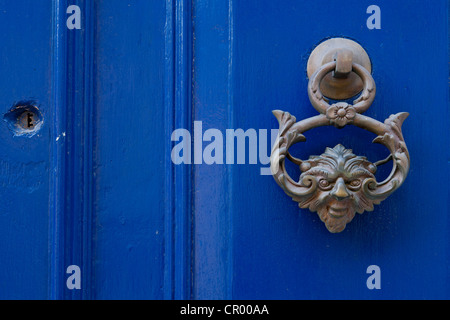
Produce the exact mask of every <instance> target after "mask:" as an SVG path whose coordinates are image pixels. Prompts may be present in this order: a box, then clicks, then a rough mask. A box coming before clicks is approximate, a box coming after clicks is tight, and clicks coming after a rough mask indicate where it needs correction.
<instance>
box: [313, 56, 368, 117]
mask: <svg viewBox="0 0 450 320" xmlns="http://www.w3.org/2000/svg"><path fill="white" fill-rule="evenodd" d="M335 69H336V61H332V62H329V63H326V64H324V65H323V66H322V67H320V68H319V69H318V70H317V71H316V72H315V73H314V74H313V75H312V76H311V78H310V79H309V84H308V96H309V100H310V101H311V104H312V105H313V107H314V108H315V109H316V110H317V111H319V112H320V113H322V114H325V113H326V112H327V109H328V108H329V107H330V104H329V103H328V101H327V99H326V98H325V97H324V95H323V94H322V92H321V91H320V83H321V81H322V80H323V78H324V77H325V76H326V75H327V74H328V73H330V72H332V71H334V70H335ZM352 71H353V72H355V73H356V74H357V75H358V76H359V77H360V78H361V79H362V81H363V90H362V93H361V95H360V96H359V98H358V99H356V100H355V101H354V102H353V103H354V104H353V108H354V109H355V111H356V112H357V113H363V112H364V111H366V110H367V109H368V108H369V107H370V105H371V104H372V102H373V100H374V99H375V92H376V86H375V81H374V80H373V78H372V76H371V74H370V73H369V71H367V70H366V69H365V68H364V67H363V66H361V65H359V64H357V63H352Z"/></svg>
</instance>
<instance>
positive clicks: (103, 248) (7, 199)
mask: <svg viewBox="0 0 450 320" xmlns="http://www.w3.org/2000/svg"><path fill="white" fill-rule="evenodd" d="M70 4H75V5H78V6H79V7H80V9H81V12H82V29H81V30H68V29H67V28H66V27H65V22H66V19H67V17H68V14H67V13H66V8H67V7H68V5H70ZM371 4H373V3H372V2H369V1H356V0H352V1H345V2H344V1H329V0H320V1H319V0H318V1H309V2H305V1H296V0H286V1H283V2H282V3H281V2H279V1H269V0H246V1H234V0H194V1H189V0H165V1H148V0H97V1H89V0H76V1H73V2H69V1H67V0H45V1H40V2H39V4H37V3H36V1H31V0H17V1H0V26H1V27H2V30H3V32H2V35H0V43H1V45H2V49H1V50H0V55H1V59H0V70H2V77H1V78H0V79H1V86H0V103H1V108H2V118H3V115H5V114H7V113H8V111H9V110H10V109H11V108H12V107H13V106H15V105H16V103H17V102H19V101H33V102H34V103H35V104H36V105H37V107H39V110H40V112H41V113H42V115H43V118H44V125H43V127H42V128H41V130H40V131H39V132H38V133H37V134H36V135H35V136H33V137H27V136H15V135H14V133H13V132H12V131H11V130H10V126H8V123H7V121H1V125H0V139H1V141H2V143H1V144H0V173H1V175H0V181H1V183H0V187H1V189H0V203H1V205H0V238H1V241H0V299H6V298H8V299H189V298H192V299H334V298H336V299H399V298H401V299H405V298H418V299H423V298H425V299H431V298H446V299H448V298H450V285H449V282H448V279H449V273H448V264H449V258H450V248H449V245H448V244H449V241H450V237H449V228H450V225H449V219H448V214H449V201H448V197H449V193H448V187H447V186H446V181H447V180H448V178H449V159H450V154H449V152H450V150H449V148H448V145H449V143H450V141H449V139H450V137H449V128H450V123H449V122H450V118H449V89H448V75H449V68H448V62H449V29H448V12H449V5H448V1H444V0H442V1H436V2H434V3H433V5H431V4H428V3H425V2H423V1H418V0H410V1H397V2H392V1H387V0H380V1H377V3H376V4H377V5H378V6H380V8H381V17H382V22H381V25H382V28H381V29H380V30H368V29H367V27H366V19H367V18H368V16H369V15H368V14H367V13H366V9H367V7H368V6H369V5H371ZM330 37H347V38H351V39H353V40H355V41H357V42H359V43H360V44H361V45H362V46H363V47H364V48H365V49H366V51H367V52H368V54H369V56H370V58H371V61H372V64H373V77H374V79H375V81H376V83H377V96H376V99H375V102H374V104H373V105H372V107H371V108H370V109H369V110H368V111H367V112H366V114H367V115H369V116H371V117H373V118H376V119H378V120H380V121H382V120H384V119H385V118H387V117H388V116H389V115H390V114H392V113H397V112H401V111H406V112H409V113H410V114H411V115H410V117H409V118H408V119H407V120H406V121H405V124H404V127H403V128H404V135H405V139H406V142H407V145H408V148H409V151H410V155H411V171H410V173H409V176H408V178H407V180H406V182H405V184H404V185H403V186H402V187H401V188H400V189H399V190H398V191H397V192H396V193H395V194H393V195H392V196H391V197H390V198H389V199H387V200H386V201H384V202H383V203H382V204H381V205H380V206H377V207H376V209H375V211H373V212H370V213H367V212H366V213H364V214H363V215H358V216H357V217H355V219H354V220H353V221H352V222H351V223H350V224H349V225H348V226H347V228H346V230H345V231H344V232H342V233H340V234H330V233H329V232H328V231H327V230H326V229H325V227H324V226H323V224H322V222H320V220H319V218H318V217H317V215H316V214H315V213H310V212H309V211H307V210H301V209H299V208H298V207H297V205H296V203H295V202H293V201H292V200H291V199H290V198H289V197H287V196H286V195H285V194H284V192H283V191H282V190H281V189H280V188H279V187H278V185H277V184H276V183H275V181H273V178H272V177H271V176H262V175H260V169H261V165H254V164H248V154H247V158H246V159H247V164H240V165H238V164H234V165H231V164H223V165H222V164H213V165H207V164H195V165H194V164H193V165H174V164H173V163H172V162H171V155H170V153H171V150H172V147H173V146H174V144H175V143H174V142H172V141H171V137H170V136H171V134H172V132H173V130H175V129H177V128H185V129H188V130H189V131H191V132H192V130H193V128H194V124H193V123H194V121H202V126H203V131H205V130H207V129H211V128H215V129H219V130H220V131H221V132H222V133H223V134H224V135H225V130H226V129H237V128H242V129H244V130H247V129H250V128H253V129H256V130H258V129H268V130H269V131H270V129H276V128H277V127H278V125H277V122H276V120H275V118H274V117H273V115H272V113H271V111H272V110H273V109H282V110H285V111H289V112H290V113H292V114H293V115H295V116H296V117H297V119H303V118H307V117H310V116H312V115H315V114H316V111H315V110H314V109H313V108H312V107H311V105H310V103H309V100H308V97H307V91H306V86H307V83H308V79H307V75H306V63H307V60H308V57H309V54H310V52H311V51H312V50H313V49H314V47H315V46H316V45H318V44H319V43H320V42H321V41H323V40H325V39H327V38H330ZM306 137H307V139H308V140H307V142H306V143H303V144H301V145H300V146H298V147H297V146H296V148H295V149H294V151H296V153H297V155H298V156H299V157H303V158H305V157H308V156H309V155H311V154H320V153H322V152H323V150H324V149H325V147H327V146H334V145H335V144H337V143H342V144H344V145H345V146H346V147H348V148H352V149H353V150H354V151H355V153H358V154H361V155H365V156H367V157H368V158H369V160H372V161H376V160H379V159H383V158H385V156H386V155H387V150H385V149H383V147H382V146H380V145H372V144H371V141H372V139H373V138H374V137H373V135H372V134H370V133H367V132H364V131H363V130H361V129H358V128H354V127H348V128H347V127H346V128H344V129H342V130H338V129H335V128H331V127H330V128H318V129H314V130H311V131H310V132H308V133H307V134H306ZM269 140H270V139H269ZM206 144H207V143H204V146H205V145H206ZM289 170H290V172H293V174H295V172H297V171H296V168H295V167H294V166H292V167H290V168H289ZM387 172H388V171H386V170H384V171H382V172H380V174H381V175H383V174H387ZM372 264H375V265H378V266H380V268H381V286H382V289H381V290H368V289H367V287H366V279H367V277H368V274H366V268H367V267H368V266H369V265H372ZM69 265H78V266H80V269H81V272H82V285H81V286H82V288H81V290H69V289H67V287H66V279H67V277H68V275H67V274H66V269H67V267H68V266H69Z"/></svg>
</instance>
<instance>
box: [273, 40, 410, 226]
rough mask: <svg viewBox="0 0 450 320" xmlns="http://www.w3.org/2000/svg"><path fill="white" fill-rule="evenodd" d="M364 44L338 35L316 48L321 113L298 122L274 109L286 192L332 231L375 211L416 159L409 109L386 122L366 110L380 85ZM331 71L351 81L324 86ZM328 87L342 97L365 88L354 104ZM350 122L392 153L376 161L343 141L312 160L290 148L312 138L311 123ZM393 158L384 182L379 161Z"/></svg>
mask: <svg viewBox="0 0 450 320" xmlns="http://www.w3.org/2000/svg"><path fill="white" fill-rule="evenodd" d="M349 43H351V45H349ZM352 46H353V47H352ZM361 49H362V48H361V47H360V46H359V45H358V44H356V43H355V42H353V41H351V40H348V39H342V38H336V39H330V40H327V41H325V42H324V43H322V44H321V45H319V46H318V47H317V48H316V50H314V51H313V53H312V54H311V56H312V57H310V61H313V60H314V59H316V60H317V56H320V57H323V59H322V62H321V63H320V65H317V66H316V67H315V68H316V70H315V72H314V73H312V74H311V76H310V80H309V84H308V96H309V99H310V101H311V104H312V105H313V107H314V108H315V109H316V110H317V111H318V112H319V113H320V114H319V115H317V116H314V117H311V118H308V119H304V120H301V121H298V122H296V118H295V117H294V116H292V115H291V114H290V113H288V112H284V111H280V110H275V111H273V114H274V115H275V117H276V118H277V120H278V123H279V132H278V136H277V139H276V141H275V144H274V147H273V149H272V153H271V157H270V168H271V171H272V175H273V177H274V179H275V181H276V182H277V183H278V185H279V186H280V187H281V188H283V190H284V191H285V193H286V194H287V195H288V196H290V197H291V198H292V199H293V200H294V201H295V202H298V204H299V207H300V208H308V209H309V210H310V211H312V212H317V213H318V215H319V217H320V219H321V220H322V221H323V222H324V223H325V226H326V227H327V229H328V230H329V231H330V232H332V233H337V232H341V231H343V230H344V229H345V227H346V225H347V223H349V222H350V221H352V219H353V218H354V216H355V213H356V212H358V213H359V214H362V213H363V212H364V211H372V210H373V209H374V204H377V205H378V204H380V202H381V201H383V200H384V199H386V198H387V197H388V196H389V195H390V194H392V193H393V192H394V191H395V190H396V189H397V188H399V187H400V186H401V185H402V183H403V182H404V180H405V178H406V176H407V174H408V171H409V165H410V159H409V153H408V149H407V148H406V144H405V141H404V139H403V134H402V130H401V127H402V123H403V121H404V120H405V119H406V118H407V117H408V115H409V114H408V113H407V112H400V113H397V114H394V115H391V116H389V118H388V119H386V120H385V121H384V123H382V122H380V121H378V120H375V119H373V118H370V117H367V116H364V115H362V113H363V112H364V111H366V110H367V109H368V108H369V107H370V105H371V104H372V102H373V100H374V98H375V92H376V88H375V81H374V79H373V78H372V76H371V73H370V71H368V70H367V67H364V66H363V65H364V64H366V63H367V59H368V57H365V56H363V55H362V54H361V51H360V50H361ZM362 50H363V49H362ZM363 51H364V50H363ZM356 61H358V62H359V63H357V62H356ZM313 63H315V62H314V61H313ZM369 65H370V60H369ZM350 73H354V74H356V75H357V77H355V75H352V78H353V79H357V80H358V82H359V83H355V81H354V80H352V81H350V82H351V83H349V81H348V79H349V78H350V77H349V74H350ZM327 76H328V78H330V76H332V77H333V76H334V79H332V80H330V81H335V82H336V83H339V80H340V79H345V80H346V81H347V86H341V87H339V85H329V83H328V87H327V85H325V86H323V84H322V82H323V81H325V80H324V79H325V77H327ZM322 88H329V89H330V90H328V93H327V97H329V98H331V99H336V100H343V99H346V98H345V96H346V95H350V97H351V95H352V94H353V96H354V95H355V93H358V92H361V90H362V92H361V94H360V96H359V98H357V99H356V100H355V101H354V102H353V104H348V103H346V102H337V103H333V104H331V105H330V104H329V100H328V99H327V98H326V97H325V96H324V93H323V91H325V90H323V89H322ZM333 90H335V91H333ZM358 90H359V91H358ZM336 97H338V98H336ZM347 98H349V97H347ZM349 124H351V125H354V126H357V127H359V128H362V129H365V130H368V131H370V132H372V133H374V134H376V135H377V137H376V138H375V139H374V140H373V142H374V143H380V144H382V145H384V146H386V147H387V149H388V150H389V151H390V155H389V157H388V158H386V159H384V160H381V161H378V162H376V163H371V162H370V161H368V160H367V158H366V157H363V156H357V155H355V154H353V151H352V150H350V149H346V148H345V147H344V146H343V145H341V144H338V145H337V146H335V147H334V148H326V149H325V152H324V153H323V154H321V155H320V156H310V157H309V159H308V160H300V159H298V158H295V157H293V156H292V155H291V154H290V153H289V148H290V147H291V146H292V145H294V144H296V143H298V142H303V141H305V140H306V138H305V136H304V135H303V133H305V132H306V131H308V130H310V129H313V128H317V127H321V126H331V125H332V126H335V127H337V128H344V127H345V126H346V125H349ZM286 158H287V159H289V160H290V161H292V162H293V163H295V164H296V165H298V166H299V167H300V171H301V174H300V178H299V179H298V180H294V179H293V178H291V177H290V176H289V174H288V173H287V172H286V169H285V159H286ZM390 160H392V162H393V168H392V171H391V173H390V174H389V176H388V177H387V178H386V179H385V180H384V181H382V182H378V181H377V180H376V178H375V173H376V171H377V166H379V165H381V164H384V163H386V162H388V161H390Z"/></svg>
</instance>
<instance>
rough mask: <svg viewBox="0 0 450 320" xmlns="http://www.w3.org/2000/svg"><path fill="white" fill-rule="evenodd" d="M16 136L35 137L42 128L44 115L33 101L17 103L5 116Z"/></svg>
mask: <svg viewBox="0 0 450 320" xmlns="http://www.w3.org/2000/svg"><path fill="white" fill-rule="evenodd" d="M3 120H4V121H6V122H7V123H8V126H9V128H10V130H11V131H13V133H14V135H15V136H22V135H23V136H26V137H33V136H34V135H35V134H36V133H37V132H39V130H40V129H41V128H42V124H43V120H44V119H43V117H42V113H41V111H40V110H39V108H38V107H37V106H36V105H35V102H33V101H23V102H19V103H17V104H16V105H15V106H14V107H13V108H12V109H11V110H9V111H8V112H7V113H6V114H5V115H4V116H3Z"/></svg>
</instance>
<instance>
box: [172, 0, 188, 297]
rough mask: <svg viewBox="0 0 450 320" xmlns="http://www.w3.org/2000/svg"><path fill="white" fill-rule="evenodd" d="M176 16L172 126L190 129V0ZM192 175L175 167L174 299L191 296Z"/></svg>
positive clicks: (182, 0)
mask: <svg viewBox="0 0 450 320" xmlns="http://www.w3.org/2000/svg"><path fill="white" fill-rule="evenodd" d="M175 18H176V22H175V37H176V39H175V126H176V128H186V129H188V130H190V131H192V130H191V128H192V118H191V115H192V111H191V110H192V105H191V90H192V89H191V88H192V84H191V78H192V67H191V66H192V64H191V62H192V52H191V51H192V45H191V42H192V22H191V1H190V0H177V1H176V6H175ZM191 175H192V167H191V166H186V165H181V166H176V167H175V197H174V201H175V205H174V207H175V216H174V218H175V228H174V239H175V248H174V249H175V264H174V267H175V269H174V281H175V291H174V299H176V300H180V299H189V298H190V297H191V290H190V288H191V254H192V248H191V232H190V231H191V226H192V221H191V203H192V200H191V198H192V196H191V195H192V193H191Z"/></svg>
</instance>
